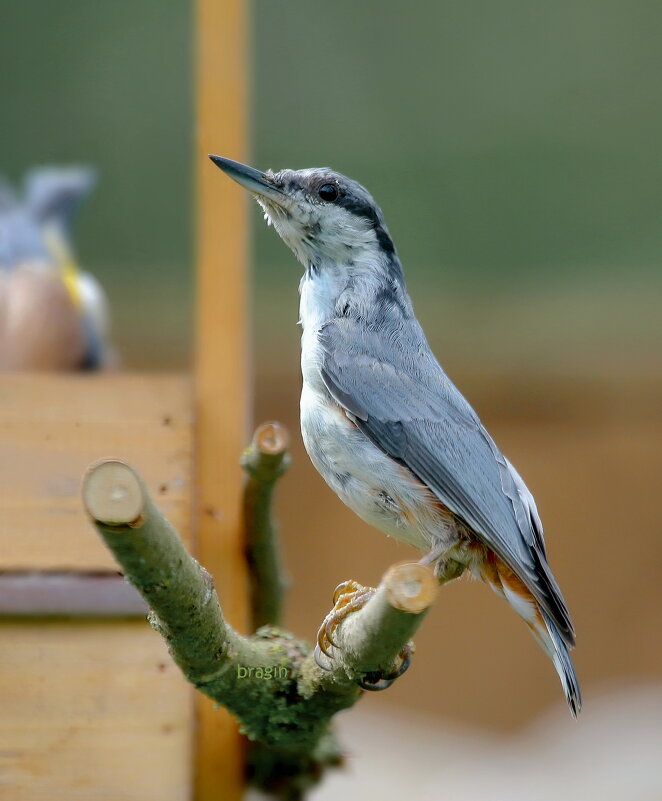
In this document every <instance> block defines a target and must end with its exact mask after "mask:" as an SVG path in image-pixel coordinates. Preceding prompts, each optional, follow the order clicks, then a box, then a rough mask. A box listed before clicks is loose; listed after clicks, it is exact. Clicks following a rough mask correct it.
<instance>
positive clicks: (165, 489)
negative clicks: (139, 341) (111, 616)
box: [0, 373, 192, 570]
mask: <svg viewBox="0 0 662 801" xmlns="http://www.w3.org/2000/svg"><path fill="white" fill-rule="evenodd" d="M190 395H191V392H190V380H189V378H188V377H186V376H180V375H174V376H173V375H131V374H119V373H118V374H112V375H110V374H109V375H99V376H78V375H53V374H48V375H47V374H43V375H36V374H35V375H18V374H17V375H2V376H0V569H3V570H20V569H24V570H25V569H27V570H36V569H42V570H58V569H59V570H66V569H77V570H115V569H117V568H116V565H115V562H114V560H113V558H112V556H110V554H109V552H108V551H107V549H106V548H105V547H104V546H103V545H102V543H101V540H100V539H99V537H98V536H97V534H96V532H95V531H94V529H93V528H92V526H91V525H90V524H89V522H88V521H87V519H86V517H85V515H84V513H83V511H82V506H81V501H80V483H81V477H82V475H83V473H84V471H85V470H86V469H87V467H88V465H89V464H90V463H91V462H93V461H96V460H98V459H100V458H103V457H110V456H112V457H116V458H120V459H125V460H127V461H129V462H130V463H131V464H132V465H133V466H134V467H135V468H136V469H137V470H139V471H140V473H141V474H142V475H143V476H144V478H145V481H146V482H147V486H148V488H149V490H150V492H151V493H152V496H153V498H154V499H155V501H156V502H157V503H158V504H159V507H160V508H161V509H162V510H163V511H164V513H165V514H166V515H167V517H168V518H169V520H170V522H171V523H172V524H173V525H174V526H175V528H176V529H177V530H178V531H179V533H180V534H181V535H182V536H183V537H184V539H185V540H188V537H189V533H190V497H191V484H190V482H191V439H192V408H191V398H190Z"/></svg>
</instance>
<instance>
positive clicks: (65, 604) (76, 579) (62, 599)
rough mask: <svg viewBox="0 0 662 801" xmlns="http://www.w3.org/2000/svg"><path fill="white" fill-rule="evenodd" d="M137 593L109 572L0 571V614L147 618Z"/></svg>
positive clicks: (145, 606) (1, 615)
mask: <svg viewBox="0 0 662 801" xmlns="http://www.w3.org/2000/svg"><path fill="white" fill-rule="evenodd" d="M148 612H149V609H148V608H147V604H146V603H145V601H144V600H143V599H142V596H141V595H140V593H139V592H138V591H137V590H136V589H135V587H132V586H131V584H129V582H128V581H126V580H125V579H124V578H122V577H121V576H114V575H112V574H111V573H96V574H86V573H41V572H39V573H0V617H3V616H4V617H105V618H108V617H140V618H142V619H143V620H144V619H145V618H146V617H147V613H148Z"/></svg>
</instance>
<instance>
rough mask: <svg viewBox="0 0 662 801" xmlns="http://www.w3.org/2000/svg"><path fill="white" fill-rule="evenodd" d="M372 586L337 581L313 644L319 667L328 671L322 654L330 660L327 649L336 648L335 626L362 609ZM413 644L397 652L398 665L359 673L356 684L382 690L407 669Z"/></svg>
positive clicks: (370, 596)
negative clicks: (330, 605) (360, 674)
mask: <svg viewBox="0 0 662 801" xmlns="http://www.w3.org/2000/svg"><path fill="white" fill-rule="evenodd" d="M375 592H376V590H375V588H374V587H364V586H363V585H362V584H359V583H358V581H353V580H351V579H350V580H349V581H343V582H342V583H341V584H339V585H338V586H337V587H336V589H335V590H334V592H333V609H332V610H331V611H330V612H329V614H328V615H327V616H326V617H325V618H324V620H323V621H322V625H321V626H320V628H319V631H318V632H317V645H316V646H315V662H316V663H317V665H318V667H320V668H321V669H322V670H326V671H330V670H332V668H331V667H330V666H329V665H328V664H325V663H324V661H323V660H322V654H324V656H326V657H327V659H329V660H331V661H333V656H332V654H330V653H329V648H330V647H331V646H333V647H334V648H337V647H338V646H337V644H336V643H335V641H334V639H333V634H334V632H335V630H336V629H337V628H338V626H339V625H340V624H341V623H342V622H343V620H345V618H346V617H348V616H349V615H351V614H352V612H357V611H358V610H359V609H362V608H363V607H364V606H365V605H366V604H367V603H368V601H369V600H370V599H371V598H372V596H373V595H374V594H375ZM415 649H416V646H415V645H414V643H413V642H411V641H410V642H408V643H407V645H405V647H404V648H403V649H402V651H400V653H399V654H398V658H399V660H400V661H399V664H398V666H397V667H396V668H395V670H392V671H391V672H390V673H388V674H386V675H384V674H382V673H379V672H375V673H367V674H365V675H364V676H362V677H361V678H360V679H359V680H358V681H357V684H358V685H359V687H361V688H362V689H364V690H371V691H373V692H375V691H378V690H385V689H386V688H387V687H390V686H391V684H393V682H394V681H395V680H396V679H397V678H398V677H400V676H402V674H403V673H404V672H405V671H406V670H407V668H408V667H409V664H410V662H411V658H412V656H413V654H414V651H415Z"/></svg>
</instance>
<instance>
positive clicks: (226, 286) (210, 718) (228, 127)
mask: <svg viewBox="0 0 662 801" xmlns="http://www.w3.org/2000/svg"><path fill="white" fill-rule="evenodd" d="M196 24H197V42H198V49H197V54H198V71H197V78H198V97H197V101H198V104H197V114H198V137H197V144H196V153H195V160H196V166H197V181H198V184H197V187H198V220H199V223H198V286H197V318H196V319H197V330H196V340H197V344H196V369H195V410H196V416H197V424H196V436H195V444H196V490H197V498H196V500H197V505H196V512H195V526H196V555H197V558H198V559H199V560H200V562H201V563H202V564H203V565H205V567H206V568H207V569H208V570H209V571H210V572H211V573H212V575H213V576H214V578H215V580H216V586H217V589H218V592H219V595H220V598H221V601H222V604H223V609H224V611H225V613H226V615H227V617H228V619H229V620H230V622H231V623H232V624H233V625H235V626H236V627H238V628H239V629H243V628H245V625H246V620H247V604H246V598H247V596H246V575H245V568H244V558H243V543H242V539H241V534H240V493H241V486H242V476H241V472H240V469H239V466H238V458H239V455H240V453H241V451H242V449H243V447H244V446H245V444H246V442H247V441H248V403H249V401H248V393H247V384H248V362H249V338H248V331H247V315H246V305H247V223H246V198H245V197H242V195H241V190H240V189H239V188H238V187H235V186H233V184H232V181H228V180H225V179H224V178H223V176H222V175H220V173H219V171H218V170H217V169H216V168H215V167H214V166H213V165H212V164H211V163H210V162H209V160H208V158H207V154H208V153H220V154H223V155H225V156H230V157H232V158H237V159H243V158H245V152H246V151H245V148H246V3H245V0H223V1H222V2H218V0H197V23H196ZM197 710H198V731H197V740H196V776H197V780H196V798H197V799H198V801H211V800H212V799H214V800H215V799H217V798H220V797H221V788H222V797H223V798H224V799H229V800H231V799H238V798H240V797H241V795H242V791H241V784H242V772H243V767H242V761H243V760H242V753H241V744H240V741H239V738H238V735H237V731H236V725H235V723H234V721H232V720H231V718H230V717H229V715H227V713H225V711H224V710H219V709H215V708H214V706H213V704H212V703H211V702H210V701H209V700H208V699H206V698H204V697H202V696H199V698H198V707H197Z"/></svg>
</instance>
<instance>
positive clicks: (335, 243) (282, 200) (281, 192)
mask: <svg viewBox="0 0 662 801" xmlns="http://www.w3.org/2000/svg"><path fill="white" fill-rule="evenodd" d="M210 158H211V160H212V161H213V162H214V164H216V166H217V167H219V168H220V169H221V170H223V172H224V173H226V174H227V175H229V176H230V177H231V178H233V179H234V180H235V181H237V183H239V184H241V185H242V186H243V187H245V188H246V189H248V191H249V192H250V193H251V194H252V195H253V196H254V197H255V198H256V200H257V201H258V203H259V204H260V206H262V208H263V209H264V216H265V219H266V220H267V222H268V223H269V224H271V225H273V226H274V228H275V229H276V231H277V233H278V235H279V236H280V237H281V239H282V240H283V241H284V242H285V244H286V245H287V246H288V247H289V248H290V249H291V250H292V251H293V252H294V254H295V256H296V257H297V259H298V260H299V261H300V262H301V263H302V264H303V265H304V266H305V267H306V268H308V267H310V266H311V265H312V266H313V267H316V268H323V267H324V266H325V265H330V264H332V265H352V264H357V263H360V262H364V263H367V262H370V261H372V262H373V263H374V262H383V261H384V260H390V259H392V258H395V249H394V247H393V241H392V239H391V236H390V234H389V232H388V229H387V228H386V224H385V223H384V218H383V216H382V212H381V210H380V209H379V207H378V206H377V204H376V203H375V201H374V200H373V199H372V197H371V195H370V193H369V192H368V191H367V190H366V189H364V188H363V187H362V186H361V185H360V184H358V183H357V182H356V181H352V180H351V179H350V178H346V177H345V176H344V175H340V174H339V173H337V172H334V171H333V170H330V169H329V168H328V167H314V168H312V169H307V170H280V172H272V171H271V170H267V171H266V172H260V171H259V170H256V169H253V168H252V167H248V166H247V165H245V164H241V163H239V162H237V161H231V160H230V159H226V158H222V157H220V156H210Z"/></svg>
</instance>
